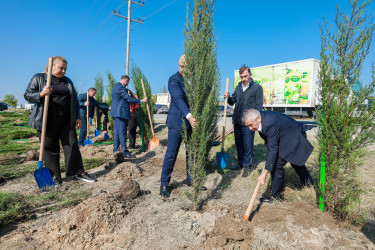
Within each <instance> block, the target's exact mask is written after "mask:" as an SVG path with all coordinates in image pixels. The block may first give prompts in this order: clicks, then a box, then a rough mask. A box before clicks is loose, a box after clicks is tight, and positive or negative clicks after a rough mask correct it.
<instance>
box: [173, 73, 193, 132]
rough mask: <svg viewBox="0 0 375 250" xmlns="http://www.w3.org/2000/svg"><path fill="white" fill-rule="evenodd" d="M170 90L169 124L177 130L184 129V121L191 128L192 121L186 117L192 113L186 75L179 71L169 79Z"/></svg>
mask: <svg viewBox="0 0 375 250" xmlns="http://www.w3.org/2000/svg"><path fill="white" fill-rule="evenodd" d="M168 90H169V93H170V95H171V103H170V106H169V111H168V117H167V126H168V128H173V129H176V130H181V129H182V121H184V122H185V124H186V127H187V128H188V129H189V128H190V123H189V122H188V120H187V119H186V115H187V114H189V113H190V109H189V102H188V98H187V95H186V92H185V84H184V77H183V76H182V75H181V74H180V72H177V73H176V74H174V75H172V76H171V77H170V78H169V80H168Z"/></svg>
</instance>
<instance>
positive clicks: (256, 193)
mask: <svg viewBox="0 0 375 250" xmlns="http://www.w3.org/2000/svg"><path fill="white" fill-rule="evenodd" d="M259 188H260V182H259V181H258V182H257V186H256V188H255V190H254V193H253V196H252V197H251V200H250V203H249V206H248V207H247V210H246V213H245V215H244V218H245V220H249V217H250V213H251V210H252V209H253V205H254V202H255V199H256V197H257V195H258V192H259Z"/></svg>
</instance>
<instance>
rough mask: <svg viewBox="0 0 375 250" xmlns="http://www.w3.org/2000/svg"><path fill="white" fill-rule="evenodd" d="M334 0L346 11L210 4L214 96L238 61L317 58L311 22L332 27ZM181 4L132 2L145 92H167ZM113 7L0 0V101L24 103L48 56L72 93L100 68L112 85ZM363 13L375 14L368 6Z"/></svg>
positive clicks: (121, 60)
mask: <svg viewBox="0 0 375 250" xmlns="http://www.w3.org/2000/svg"><path fill="white" fill-rule="evenodd" d="M171 2H172V3H171ZM191 2H192V1H191ZM169 3H171V4H170V5H168V6H167V7H165V8H164V9H161V10H160V11H158V10H159V9H160V8H162V7H164V6H166V5H167V4H169ZM336 3H339V4H340V5H341V6H342V9H344V11H345V12H346V13H349V11H350V8H349V7H350V6H349V1H348V0H341V1H337V2H335V1H332V0H314V1H301V0H298V1H297V0H291V1H288V0H286V1H279V0H269V1H224V0H217V1H216V4H215V14H214V15H215V34H216V37H217V39H218V48H217V52H218V62H219V69H220V73H221V89H222V91H223V90H224V88H225V79H226V78H227V77H229V78H230V82H232V81H233V74H234V70H235V69H238V68H239V66H240V65H242V64H247V65H248V66H250V67H258V66H264V65H269V64H275V63H283V62H290V61H296V60H302V59H309V58H316V59H319V58H320V57H319V53H320V33H319V23H322V21H323V17H325V18H326V19H327V21H329V22H330V23H331V24H332V26H333V21H334V16H335V13H336ZM186 4H187V0H176V1H173V0H158V1H157V0H146V1H145V6H144V7H140V6H138V5H136V4H133V5H132V9H133V11H132V18H135V19H137V18H145V20H144V24H136V23H132V24H131V36H130V41H131V47H130V62H134V63H135V64H136V65H138V66H139V67H140V68H141V69H142V71H143V73H144V74H145V75H146V77H147V79H148V80H149V82H150V83H151V89H152V93H158V92H161V91H162V90H163V86H166V87H167V83H168V78H169V77H170V76H171V75H172V74H174V73H175V72H177V69H178V68H177V61H178V58H179V56H180V55H181V54H182V53H183V41H184V35H183V29H184V25H185V16H186ZM120 6H121V7H120ZM137 6H138V7H137ZM118 7H120V8H118ZM117 8H118V10H120V11H121V14H122V15H124V16H127V2H126V1H124V0H96V1H95V0H92V1H88V0H79V1H77V0H64V1H55V0H33V1H32V0H28V1H26V0H23V1H18V0H0V24H1V25H0V34H1V36H0V75H1V80H0V99H3V97H4V95H6V94H13V95H15V96H16V98H17V99H18V103H24V102H25V100H24V98H23V93H24V91H25V89H26V87H27V85H28V83H29V81H30V79H31V77H32V76H33V75H34V74H35V73H38V72H41V71H43V69H44V67H45V65H46V63H47V59H48V57H49V56H55V55H61V56H63V57H65V58H66V59H67V60H68V71H67V73H66V76H68V77H70V78H71V79H72V80H73V82H74V83H75V85H76V87H77V88H78V90H79V92H85V91H86V90H87V89H88V88H89V87H92V86H94V77H95V76H96V75H97V74H98V72H100V73H101V74H102V76H103V78H104V84H105V85H107V83H108V82H107V77H106V72H107V71H108V70H110V71H111V72H112V74H113V75H114V77H115V78H116V79H117V80H119V79H120V76H121V75H122V74H125V59H126V21H124V20H123V21H122V19H121V18H119V17H117V16H114V15H112V13H113V10H114V9H117ZM156 11H158V12H156ZM155 12H156V13H155ZM370 12H375V3H372V4H371V6H370ZM153 13H154V14H153ZM374 59H375V48H374V46H372V47H371V50H370V54H369V56H368V59H367V61H366V63H365V67H364V70H363V77H362V80H363V82H364V83H366V82H369V81H370V79H371V78H370V70H371V67H370V66H371V61H372V60H374ZM105 95H106V94H105Z"/></svg>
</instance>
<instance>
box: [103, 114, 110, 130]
mask: <svg viewBox="0 0 375 250" xmlns="http://www.w3.org/2000/svg"><path fill="white" fill-rule="evenodd" d="M108 122H109V119H108V114H104V119H103V130H104V131H108Z"/></svg>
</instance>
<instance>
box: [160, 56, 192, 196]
mask: <svg viewBox="0 0 375 250" xmlns="http://www.w3.org/2000/svg"><path fill="white" fill-rule="evenodd" d="M184 65H185V56H184V55H182V56H181V57H180V60H179V61H178V72H177V73H176V74H174V75H172V76H171V77H170V78H169V80H168V90H169V93H170V95H171V103H170V106H169V112H168V117H167V126H168V142H167V152H166V153H165V157H164V163H163V170H162V172H161V178H160V181H161V186H160V195H161V196H163V197H165V198H167V197H169V191H168V184H169V182H170V180H171V176H172V171H173V166H174V164H175V162H176V158H177V154H178V150H179V149H180V145H181V141H182V137H181V130H182V122H184V123H185V125H186V127H187V129H188V133H190V132H191V129H192V128H194V127H195V125H196V123H197V121H196V120H195V118H194V117H193V116H192V115H191V112H190V109H189V101H188V98H187V95H186V92H185V84H184V77H183V70H184ZM187 158H188V156H187V153H186V169H187V179H186V181H187V184H188V185H191V180H190V175H189V167H188V163H187V162H188V159H187Z"/></svg>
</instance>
